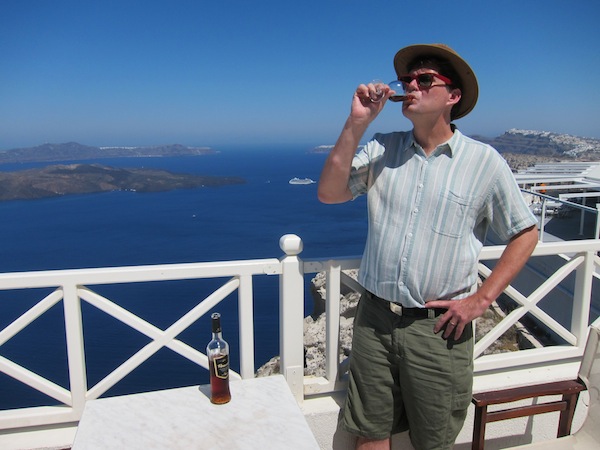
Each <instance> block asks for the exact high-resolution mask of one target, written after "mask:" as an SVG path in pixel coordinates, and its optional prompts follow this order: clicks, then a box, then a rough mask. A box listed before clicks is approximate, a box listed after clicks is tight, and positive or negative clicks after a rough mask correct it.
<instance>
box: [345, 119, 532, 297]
mask: <svg viewBox="0 0 600 450" xmlns="http://www.w3.org/2000/svg"><path fill="white" fill-rule="evenodd" d="M349 187H350V190H351V191H352V193H353V195H354V196H355V197H357V196H359V195H362V194H367V204H368V223H369V230H368V236H367V242H366V246H365V251H364V254H363V258H362V262H361V267H360V271H359V282H360V283H361V284H362V285H363V286H364V287H365V288H366V289H367V290H369V291H371V292H373V293H374V294H375V295H377V296H379V297H381V298H384V299H386V300H389V301H393V302H397V303H400V304H402V305H404V306H406V307H420V306H423V305H424V304H425V302H427V301H429V300H436V299H460V298H464V297H466V296H468V295H469V294H470V293H471V292H473V290H474V288H475V286H476V282H477V261H478V256H479V252H480V250H481V248H482V246H483V242H484V239H485V234H486V232H487V229H488V227H490V226H491V227H492V229H493V230H494V231H495V232H496V233H497V234H498V236H500V237H501V238H502V239H504V240H508V239H510V238H511V237H512V236H514V235H515V234H517V233H519V232H520V231H523V230H524V229H526V228H529V227H531V226H532V225H535V224H537V219H536V218H535V216H534V215H533V214H532V213H531V211H530V210H529V208H528V206H527V205H526V203H525V201H524V200H523V197H522V195H521V192H520V191H519V188H518V186H517V183H516V181H515V178H514V176H513V174H512V172H511V170H510V168H509V167H508V165H507V163H506V161H505V160H504V159H503V158H502V157H501V156H500V155H499V154H498V152H497V151H496V150H495V149H493V148H492V147H491V146H489V145H487V144H483V143H481V142H478V141H476V140H474V139H471V138H468V137H466V136H464V135H463V134H461V133H460V131H458V130H456V129H455V130H454V134H453V136H452V138H451V139H450V140H449V141H448V142H446V143H444V144H442V145H440V146H438V148H437V149H436V150H435V151H434V153H432V154H431V155H430V156H429V157H427V156H426V154H425V153H424V151H423V149H422V148H421V147H420V146H419V145H418V144H417V143H416V141H415V140H414V137H413V134H412V132H396V133H389V134H376V135H375V136H374V137H373V139H372V140H371V141H370V142H368V143H367V144H366V145H365V146H364V148H363V149H362V150H361V151H360V152H358V154H357V155H356V156H355V158H354V161H353V164H352V173H351V176H350V181H349Z"/></svg>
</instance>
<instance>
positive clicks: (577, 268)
mask: <svg viewBox="0 0 600 450" xmlns="http://www.w3.org/2000/svg"><path fill="white" fill-rule="evenodd" d="M503 250H504V246H489V247H484V248H483V250H482V252H481V255H480V264H479V273H480V275H481V276H482V277H484V278H485V277H487V276H489V273H490V271H491V270H490V269H489V268H488V267H487V266H486V265H484V264H483V263H482V262H483V261H495V260H497V259H499V258H500V255H501V254H502V251H503ZM599 250H600V240H580V241H567V242H558V243H539V244H538V246H537V247H536V249H535V250H534V252H533V256H534V257H537V256H560V257H561V259H560V260H562V261H564V264H562V265H561V266H560V267H559V268H558V269H556V270H555V272H554V273H553V274H550V275H549V276H548V277H547V279H545V280H543V282H542V283H541V284H540V285H539V286H537V287H536V289H534V290H533V292H532V293H530V294H529V295H524V294H522V293H521V292H519V291H518V290H517V289H516V288H515V287H513V286H512V285H511V286H509V287H508V288H507V289H506V290H505V293H506V294H507V295H508V296H509V297H510V298H512V299H513V300H514V301H515V302H516V303H517V304H518V307H517V308H515V309H514V310H513V311H512V312H510V313H509V314H508V315H507V316H506V317H505V318H504V319H503V320H502V321H501V322H499V323H498V324H497V325H496V326H495V327H494V328H493V329H492V330H490V331H489V332H488V333H487V334H486V335H485V336H484V337H483V338H482V339H480V340H479V341H478V342H477V344H476V346H475V358H476V359H475V373H476V376H477V374H483V373H485V372H490V371H493V372H495V373H499V372H510V371H513V370H516V369H519V368H520V367H525V366H526V367H529V368H531V367H535V366H537V367H543V366H544V365H549V364H557V363H560V362H561V361H565V362H566V361H570V360H577V359H578V358H579V357H580V356H581V355H582V354H583V347H584V345H585V340H586V336H587V334H586V333H587V327H588V325H589V323H590V311H591V298H592V282H593V279H594V277H595V276H596V275H595V269H596V268H598V267H600V258H598V256H597V255H596V253H597V252H598V251H599ZM567 254H570V255H572V256H571V257H569V256H566V255H567ZM563 258H564V259H563ZM359 263H360V259H358V258H354V259H335V260H310V261H304V269H303V270H304V273H307V274H309V273H317V272H321V271H324V272H325V274H326V300H325V305H326V306H325V309H326V314H327V320H326V323H327V330H326V336H327V346H326V369H325V376H324V377H316V378H307V379H306V381H305V391H304V394H322V393H326V392H329V391H333V390H336V389H343V388H344V385H345V384H344V382H342V375H343V374H344V368H341V367H340V363H339V322H340V315H339V299H340V295H341V289H340V286H341V284H344V285H345V286H347V287H349V288H351V289H354V290H356V291H357V292H360V291H361V289H362V288H361V286H360V285H359V284H358V283H357V282H356V281H355V280H354V279H352V278H350V277H349V276H348V275H346V274H345V273H344V272H343V271H344V270H347V269H356V268H358V266H359ZM572 273H574V274H575V289H574V292H573V293H572V314H571V320H570V326H569V327H566V326H564V325H561V324H560V323H559V322H558V321H557V320H556V319H555V318H552V317H551V316H550V315H548V314H547V313H546V312H544V311H543V310H542V309H541V308H540V307H539V306H538V304H539V303H540V301H541V300H543V299H544V298H546V297H547V296H548V295H549V294H550V292H551V291H552V289H553V288H555V287H556V286H557V285H559V284H560V283H561V282H562V281H563V280H564V279H565V278H566V277H567V276H569V274H572ZM293 295H294V292H286V298H289V297H290V296H293ZM528 313H530V314H531V315H533V316H534V317H535V318H536V319H537V320H539V322H541V323H542V324H543V325H544V326H546V327H548V328H549V329H550V330H552V331H553V332H554V333H556V334H557V335H558V336H560V337H561V338H562V339H564V340H565V341H566V343H567V344H566V345H557V346H551V347H543V348H533V349H528V350H521V351H518V352H508V353H502V354H492V355H483V352H484V351H485V350H486V349H487V348H488V347H489V346H490V345H492V344H493V343H494V341H496V340H497V339H498V338H499V337H500V336H501V335H502V334H503V333H505V332H506V331H507V330H508V329H509V328H511V327H512V326H513V325H515V324H516V323H517V322H518V321H519V320H520V319H521V318H522V317H523V316H525V315H526V314H528ZM595 317H597V314H594V318H595ZM284 320H288V321H293V320H296V319H295V318H294V317H286V318H284ZM286 328H287V327H286V322H283V323H282V330H285V329H286ZM282 336H284V337H289V339H294V337H293V336H292V335H289V334H287V333H284V332H282ZM299 360H300V356H299V355H297V356H296V363H297V361H299ZM296 395H297V398H301V395H300V393H297V394H296Z"/></svg>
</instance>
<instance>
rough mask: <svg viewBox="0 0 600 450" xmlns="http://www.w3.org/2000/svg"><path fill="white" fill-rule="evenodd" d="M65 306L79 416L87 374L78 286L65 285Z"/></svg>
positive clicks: (72, 383) (73, 394) (73, 391)
mask: <svg viewBox="0 0 600 450" xmlns="http://www.w3.org/2000/svg"><path fill="white" fill-rule="evenodd" d="M63 306H64V310H65V334H66V338H67V358H68V364H69V384H70V386H71V399H72V400H71V401H72V402H73V403H72V405H71V406H72V407H73V410H75V411H76V412H77V413H78V415H79V416H81V414H82V413H83V408H84V406H85V401H86V394H87V375H86V368H85V351H84V345H83V322H82V319H81V299H80V298H79V295H78V294H77V286H75V285H72V284H67V285H64V286H63Z"/></svg>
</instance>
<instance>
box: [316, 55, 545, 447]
mask: <svg viewBox="0 0 600 450" xmlns="http://www.w3.org/2000/svg"><path fill="white" fill-rule="evenodd" d="M394 67H395V70H396V73H397V75H398V79H399V80H400V81H402V86H403V88H404V91H405V94H406V95H407V97H406V99H405V100H404V101H403V103H402V112H403V114H404V116H406V117H407V118H408V119H409V120H410V121H411V122H412V124H413V129H412V130H411V131H408V132H395V133H389V134H375V136H374V137H373V139H372V140H371V141H369V142H368V143H367V144H366V145H365V146H364V147H363V149H362V150H361V151H360V152H359V153H358V154H356V155H355V153H356V149H357V147H358V145H359V143H360V141H361V139H362V137H363V134H364V133H365V131H366V130H367V127H368V126H369V125H370V124H371V122H372V121H373V120H374V119H375V118H376V117H377V115H378V114H379V113H380V112H381V110H382V109H383V108H384V106H385V105H386V103H387V101H388V100H389V99H390V97H391V96H392V95H393V94H396V92H394V91H392V90H391V89H390V88H389V86H385V87H384V89H383V93H384V96H383V99H382V100H381V101H377V98H376V97H375V94H376V93H375V88H376V87H375V86H373V85H372V84H370V85H368V86H367V85H364V84H363V85H360V86H358V88H357V89H356V92H355V93H354V97H353V99H352V107H351V112H350V115H349V117H348V119H347V121H346V123H345V125H344V128H343V130H342V132H341V134H340V137H339V139H338V141H337V143H336V145H335V147H334V148H333V149H332V151H331V153H330V155H329V157H328V159H327V161H326V162H325V165H324V167H323V172H322V175H321V178H320V181H319V190H318V192H319V194H318V195H319V199H320V200H321V201H322V202H324V203H341V202H345V201H348V200H351V199H353V198H355V197H357V196H359V195H362V194H367V200H368V222H369V233H368V237H367V242H366V246H365V251H364V255H363V259H362V262H361V267H360V272H359V282H360V283H361V284H362V286H363V287H364V288H365V290H366V293H365V295H363V297H362V298H361V301H360V303H359V306H358V311H357V314H356V318H355V321H354V338H353V344H352V356H351V362H350V378H349V387H348V397H347V401H346V406H345V408H344V410H343V411H342V413H341V414H340V421H341V422H340V425H341V426H342V427H343V428H344V429H346V430H347V431H349V432H350V433H352V434H355V435H357V436H358V439H357V444H356V448H359V449H368V448H373V449H375V448H390V445H391V440H390V439H391V435H392V434H394V433H397V432H400V431H405V430H409V433H410V439H411V442H412V443H413V445H414V447H415V448H416V449H419V450H420V449H447V448H451V447H452V446H453V444H454V441H455V439H456V436H457V435H458V433H459V431H460V430H461V428H462V426H463V423H464V420H465V416H466V410H467V407H468V405H469V402H470V399H471V390H472V382H473V330H472V325H471V322H472V321H473V320H474V319H475V318H477V317H479V316H481V315H482V314H483V313H484V312H485V311H486V309H487V308H488V306H489V305H490V304H491V303H492V302H493V301H494V300H495V299H496V298H497V297H498V296H499V295H500V294H501V292H502V291H503V290H504V288H505V287H506V286H507V285H508V284H509V283H510V281H511V280H512V279H513V278H514V276H515V275H516V274H517V273H518V272H519V271H520V270H521V268H522V267H523V265H524V264H525V262H526V261H527V259H528V258H529V256H530V255H531V252H532V251H533V249H534V248H535V245H536V244H537V228H536V224H537V220H536V219H535V217H534V216H533V215H532V214H531V212H530V211H529V209H528V208H527V205H526V204H525V202H524V201H523V198H522V196H521V193H520V191H519V189H518V186H517V184H516V182H515V180H514V177H513V175H512V173H511V171H510V169H509V168H508V166H507V164H506V162H505V161H504V160H503V159H502V158H501V157H500V156H499V154H498V153H497V152H496V151H495V150H494V149H493V148H492V147H490V146H489V145H486V144H483V143H480V142H477V141H475V140H473V139H470V138H468V137H466V136H464V135H462V134H461V133H460V131H458V129H456V127H455V126H454V125H453V124H452V123H451V121H452V120H455V119H458V118H460V117H463V116H465V115H466V114H468V113H469V112H470V111H471V110H472V109H473V107H474V106H475V103H476V102H477V97H478V84H477V79H476V78H475V75H474V73H473V71H472V70H471V68H470V67H469V65H468V64H467V63H466V62H465V61H464V60H463V59H462V58H461V57H460V56H459V55H458V54H457V53H456V52H455V51H454V50H452V49H451V48H449V47H447V46H445V45H442V44H431V45H412V46H409V47H406V48H403V49H401V50H400V51H399V52H398V53H397V54H396V56H395V58H394ZM398 94H399V93H398ZM489 226H491V227H492V229H493V230H494V231H495V232H496V233H497V234H498V235H499V236H500V237H501V238H503V239H505V240H506V241H508V245H507V247H506V249H505V251H504V253H503V254H502V257H501V258H500V260H499V261H498V263H497V265H496V266H495V268H494V270H493V272H492V274H491V275H490V276H489V277H488V278H487V279H486V280H485V281H484V282H483V284H482V285H481V286H480V287H479V289H477V288H476V286H477V262H478V261H477V259H478V255H479V251H480V250H481V247H482V245H483V242H484V239H485V234H486V231H487V229H488V227H489Z"/></svg>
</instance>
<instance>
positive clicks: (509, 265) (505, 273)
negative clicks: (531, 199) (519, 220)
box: [478, 226, 538, 306]
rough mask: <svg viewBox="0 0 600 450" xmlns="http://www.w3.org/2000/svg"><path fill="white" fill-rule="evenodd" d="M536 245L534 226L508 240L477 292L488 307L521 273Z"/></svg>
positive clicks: (536, 233) (536, 234)
mask: <svg viewBox="0 0 600 450" xmlns="http://www.w3.org/2000/svg"><path fill="white" fill-rule="evenodd" d="M537 243H538V231H537V227H535V226H533V227H531V228H528V229H526V230H524V231H522V232H520V233H519V234H517V235H516V236H515V237H513V238H512V239H511V240H510V242H509V243H508V245H507V246H506V248H505V249H504V252H503V253H502V256H501V257H500V259H499V260H498V263H497V264H496V267H494V270H492V273H491V274H490V276H489V277H488V278H487V280H485V282H484V283H483V284H482V286H481V288H480V289H479V291H478V294H479V295H480V296H481V297H482V298H483V299H485V301H486V302H487V304H488V306H489V304H491V303H492V302H493V301H494V300H496V298H498V296H499V295H500V294H501V293H502V291H504V289H505V288H506V286H508V285H509V284H510V282H511V281H512V280H513V278H514V277H515V276H516V275H517V274H518V273H519V272H520V271H521V269H522V268H523V266H524V265H525V263H526V262H527V260H528V259H529V257H530V256H531V253H532V252H533V250H534V249H535V246H536V245H537Z"/></svg>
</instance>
